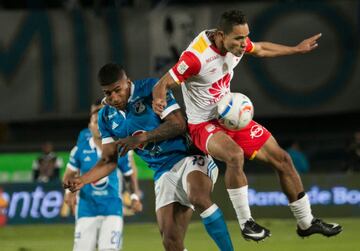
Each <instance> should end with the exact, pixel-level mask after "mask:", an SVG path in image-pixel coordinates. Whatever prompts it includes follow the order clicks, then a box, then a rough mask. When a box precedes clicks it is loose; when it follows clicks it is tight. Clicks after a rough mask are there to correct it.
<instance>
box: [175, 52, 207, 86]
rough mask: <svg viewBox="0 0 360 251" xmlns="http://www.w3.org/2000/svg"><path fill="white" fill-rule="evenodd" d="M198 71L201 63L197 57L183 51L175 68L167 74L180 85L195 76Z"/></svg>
mask: <svg viewBox="0 0 360 251" xmlns="http://www.w3.org/2000/svg"><path fill="white" fill-rule="evenodd" d="M200 69H201V62H200V60H199V59H198V57H197V56H196V55H195V54H194V53H192V52H190V51H185V52H184V53H183V54H182V55H181V57H180V59H179V61H178V62H177V63H176V64H175V66H174V67H172V68H171V69H170V70H169V73H170V75H171V77H172V78H173V79H174V80H175V81H176V82H177V83H178V84H180V83H182V82H184V81H185V80H187V79H188V78H190V77H192V76H195V75H197V74H198V73H199V72H200Z"/></svg>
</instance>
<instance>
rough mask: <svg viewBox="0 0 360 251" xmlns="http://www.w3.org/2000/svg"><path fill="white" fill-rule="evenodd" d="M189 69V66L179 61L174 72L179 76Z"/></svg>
mask: <svg viewBox="0 0 360 251" xmlns="http://www.w3.org/2000/svg"><path fill="white" fill-rule="evenodd" d="M188 68H189V66H188V65H187V64H186V63H185V61H181V62H180V63H179V64H178V66H177V67H176V70H177V72H178V73H180V74H181V75H182V74H184V73H185V71H186V70H187V69H188Z"/></svg>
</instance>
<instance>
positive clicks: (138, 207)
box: [131, 200, 143, 213]
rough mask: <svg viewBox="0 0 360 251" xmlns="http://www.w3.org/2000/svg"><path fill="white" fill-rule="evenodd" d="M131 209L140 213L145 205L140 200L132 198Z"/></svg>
mask: <svg viewBox="0 0 360 251" xmlns="http://www.w3.org/2000/svg"><path fill="white" fill-rule="evenodd" d="M131 209H132V210H133V211H134V212H135V213H139V212H141V211H142V210H143V205H142V203H141V201H140V200H131Z"/></svg>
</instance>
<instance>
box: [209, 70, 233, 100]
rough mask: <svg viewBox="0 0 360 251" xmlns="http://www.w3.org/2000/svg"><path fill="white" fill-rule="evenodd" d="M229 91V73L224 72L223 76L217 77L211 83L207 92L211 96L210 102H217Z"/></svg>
mask: <svg viewBox="0 0 360 251" xmlns="http://www.w3.org/2000/svg"><path fill="white" fill-rule="evenodd" d="M229 92H230V74H229V73H228V74H226V75H225V76H224V77H223V78H221V79H219V80H218V81H216V82H215V83H213V84H212V85H211V87H210V88H209V93H210V95H211V96H213V99H212V100H210V104H215V103H217V102H218V101H219V100H220V99H221V98H222V97H223V96H225V95H226V94H228V93H229Z"/></svg>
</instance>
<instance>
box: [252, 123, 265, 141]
mask: <svg viewBox="0 0 360 251" xmlns="http://www.w3.org/2000/svg"><path fill="white" fill-rule="evenodd" d="M263 134H264V128H263V127H262V126H261V125H253V126H252V127H251V129H250V137H251V139H254V138H259V137H261V136H262V135H263Z"/></svg>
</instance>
